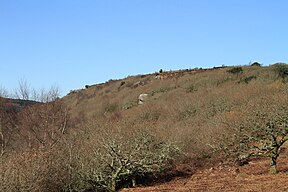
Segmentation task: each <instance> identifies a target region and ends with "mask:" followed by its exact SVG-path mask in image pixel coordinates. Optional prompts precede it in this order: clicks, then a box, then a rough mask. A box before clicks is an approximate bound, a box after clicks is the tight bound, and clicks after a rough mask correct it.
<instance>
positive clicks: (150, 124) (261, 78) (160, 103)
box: [0, 66, 288, 191]
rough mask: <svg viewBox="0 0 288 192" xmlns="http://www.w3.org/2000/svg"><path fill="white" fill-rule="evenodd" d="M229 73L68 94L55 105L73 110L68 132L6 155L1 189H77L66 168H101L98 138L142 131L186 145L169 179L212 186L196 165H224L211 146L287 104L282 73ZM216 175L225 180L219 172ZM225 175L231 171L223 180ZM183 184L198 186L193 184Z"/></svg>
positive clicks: (141, 80) (186, 73) (131, 80)
mask: <svg viewBox="0 0 288 192" xmlns="http://www.w3.org/2000/svg"><path fill="white" fill-rule="evenodd" d="M230 68H232V67H227V68H220V69H209V70H200V69H199V70H181V71H171V72H164V73H162V74H160V76H162V77H163V78H160V79H156V78H155V76H156V74H148V75H139V76H132V77H127V78H125V79H121V80H112V81H109V82H106V83H104V84H99V85H92V86H89V87H87V88H85V89H81V90H76V91H73V92H71V93H70V94H68V95H67V96H65V97H64V98H63V99H61V100H58V101H57V102H64V103H66V104H67V105H68V107H69V112H70V114H71V120H70V121H69V122H68V125H67V130H69V134H66V133H65V134H60V135H59V136H60V138H61V139H60V140H59V142H58V143H57V144H56V145H55V147H52V148H43V149H39V150H37V149H35V150H34V149H31V150H30V151H29V150H28V151H27V153H26V151H25V152H23V154H22V153H15V154H13V153H12V154H11V155H10V156H9V157H7V160H5V161H6V163H4V164H3V165H2V168H3V170H6V171H5V173H4V171H3V173H4V174H3V177H2V179H4V180H5V182H6V183H5V182H4V180H3V183H4V184H5V185H3V186H2V189H8V188H9V187H10V188H11V187H12V188H11V191H13V190H14V188H13V186H17V187H22V188H23V189H27V186H30V189H31V191H37V190H38V191H45V189H46V190H47V191H51V190H52V189H53V190H56V191H57V190H58V191H59V190H60V189H63V187H64V186H65V187H69V186H73V185H74V184H75V183H76V182H78V179H77V178H74V177H73V175H72V176H71V175H69V174H70V170H69V169H68V171H67V165H69V166H70V165H71V166H72V167H74V168H75V169H79V170H81V167H82V165H85V163H86V164H87V167H88V168H90V165H93V166H96V167H97V164H96V165H95V164H93V161H94V160H95V159H93V158H94V156H95V154H94V156H93V153H94V152H95V151H93V150H95V149H97V148H98V147H99V146H101V142H99V141H101V140H103V136H107V134H108V135H109V134H112V135H113V134H114V133H116V135H117V133H120V134H119V135H121V136H123V138H125V140H130V139H133V135H135V133H137V132H140V131H143V130H145V131H148V132H149V133H151V134H153V135H154V136H156V137H157V138H159V139H162V140H166V141H167V140H168V141H172V142H174V143H176V144H177V145H179V146H181V147H182V149H183V151H184V152H185V154H186V156H185V157H184V158H183V159H181V161H179V163H178V165H177V166H176V168H175V172H174V173H171V175H173V174H174V175H181V174H185V173H188V174H191V173H195V172H196V174H195V175H196V176H197V174H198V176H199V177H203V178H204V177H207V183H209V182H210V183H211V182H213V178H214V177H209V174H210V173H209V174H208V175H207V174H206V175H205V174H202V173H201V172H199V167H200V166H202V168H204V170H205V168H208V169H209V168H210V167H211V166H213V165H215V163H219V161H220V162H221V161H222V160H223V159H222V157H221V156H219V157H215V156H213V153H211V152H212V151H213V146H217V145H218V144H219V142H220V140H219V138H222V135H223V134H224V135H226V136H228V137H229V136H230V135H229V134H230V133H231V132H232V131H233V128H234V127H237V126H238V125H239V123H240V122H245V121H246V119H247V118H248V117H249V118H251V114H252V115H253V113H254V112H255V111H262V112H265V111H268V110H269V108H270V106H271V105H274V104H275V105H276V104H277V105H286V104H287V91H288V86H287V83H286V84H285V83H283V82H282V80H281V79H280V78H279V77H278V76H277V74H276V73H275V71H274V69H273V66H270V67H257V66H255V67H251V66H246V67H243V70H244V71H243V73H240V74H232V73H229V72H227V70H229V69H230ZM249 80H250V81H249ZM142 93H147V94H149V99H148V101H147V102H146V103H145V104H143V105H138V104H137V99H138V96H139V95H140V94H142ZM35 112H36V113H37V110H35ZM39 113H41V111H39ZM41 122H42V121H41ZM44 123H45V121H44ZM56 128H57V127H56ZM45 131H47V130H45ZM48 131H49V130H48ZM51 131H52V132H53V130H51ZM54 131H55V130H54ZM55 132H56V133H57V130H56V131H55ZM37 133H38V132H37ZM37 133H36V134H37ZM25 154H26V155H25ZM14 156H15V157H14ZM68 157H69V158H68ZM211 157H212V158H211ZM96 158H97V155H96ZM201 160H205V161H201ZM282 161H283V162H285V161H286V160H282ZM203 162H205V163H206V164H204V167H203ZM256 169H257V168H256ZM285 169H286V168H285ZM216 170H217V169H216ZM16 171H18V175H17V174H15V173H16ZM206 171H208V170H206ZM204 173H205V171H204ZM244 173H245V172H244ZM19 174H20V176H19ZM201 174H202V175H201ZM213 174H214V175H217V174H219V175H220V176H221V174H222V173H221V171H220V172H217V171H215V172H213ZM11 175H12V176H13V175H15V176H13V177H12V176H11ZM171 175H169V173H167V175H166V176H167V177H170V176H171ZM195 175H194V176H195ZM225 175H226V176H227V174H226V172H225V173H224V175H222V176H223V177H225ZM16 176H17V177H16ZM166 176H165V175H163V177H166ZM236 176H237V175H236ZM18 177H19V178H22V180H21V179H20V180H21V182H22V183H21V182H20V180H19V178H18ZM192 177H193V176H192ZM229 177H232V176H231V175H229V174H228V176H227V179H228V178H229ZM10 178H12V179H10ZM164 179H165V178H164ZM214 179H215V178H214ZM196 180H197V179H196ZM185 182H189V183H191V186H193V185H194V184H195V183H193V182H194V181H190V180H186V181H185ZM225 182H226V181H225V180H224V183H225ZM172 183H173V182H172ZM207 183H202V184H203V186H206V185H208V184H207ZM6 184H7V187H6ZM220 184H221V185H222V183H220ZM50 185H51V186H50ZM75 185H77V184H75ZM55 186H56V187H55ZM176 186H177V187H179V186H178V185H176ZM0 187H1V185H0ZM3 187H4V188H3ZM5 187H6V188H5ZM57 187H58V188H57ZM168 187H169V186H168ZM22 188H20V189H22ZM174 189H175V188H174ZM174 189H171V190H170V191H173V190H174ZM217 189H218V188H217ZM234 189H235V188H234ZM141 190H142V189H141ZM145 190H146V189H144V191H145ZM149 190H150V189H149V188H148V189H147V190H146V191H149ZM153 190H154V189H153ZM155 190H157V188H156V189H155ZM159 190H161V189H159ZM163 190H166V189H165V185H164V188H163ZM199 190H200V189H199ZM201 190H202V189H201ZM201 190H200V191H201ZM203 190H204V189H203ZM219 190H220V188H219ZM8 191H9V190H8ZM20 191H21V190H20ZM151 191H152V189H151ZM228 191H229V190H228ZM232 191H233V190H232Z"/></svg>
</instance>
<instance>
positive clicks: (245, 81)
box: [238, 75, 257, 84]
mask: <svg viewBox="0 0 288 192" xmlns="http://www.w3.org/2000/svg"><path fill="white" fill-rule="evenodd" d="M256 78H257V77H256V76H255V75H251V76H248V77H244V78H241V79H240V81H239V82H238V83H242V82H243V83H246V84H248V83H249V82H250V81H252V80H253V79H256Z"/></svg>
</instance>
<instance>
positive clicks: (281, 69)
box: [274, 63, 288, 80]
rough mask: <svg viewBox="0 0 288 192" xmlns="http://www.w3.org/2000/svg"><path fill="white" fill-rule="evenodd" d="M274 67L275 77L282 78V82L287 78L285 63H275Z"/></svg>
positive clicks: (287, 69)
mask: <svg viewBox="0 0 288 192" xmlns="http://www.w3.org/2000/svg"><path fill="white" fill-rule="evenodd" d="M274 66H275V69H274V70H275V72H276V73H277V75H278V76H279V77H280V78H282V79H283V80H285V79H286V77H288V65H287V64H285V63H277V64H275V65H274Z"/></svg>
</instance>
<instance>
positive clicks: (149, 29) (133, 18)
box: [0, 0, 288, 95]
mask: <svg viewBox="0 0 288 192" xmlns="http://www.w3.org/2000/svg"><path fill="white" fill-rule="evenodd" d="M287 8H288V1H287V0H101V1H100V0H46V1H44V0H41V1H40V0H25V1H24V0H1V1H0V86H3V87H6V88H7V89H8V90H14V89H15V88H16V87H17V86H18V81H19V80H20V79H23V78H24V79H26V80H27V82H29V83H30V84H31V86H32V87H35V88H41V87H46V88H47V87H49V86H50V85H55V84H56V85H58V86H59V87H60V89H61V90H62V95H65V94H66V93H68V92H69V90H72V89H78V88H82V87H84V85H85V84H95V83H100V82H105V81H107V80H109V79H118V78H122V77H126V76H128V75H136V74H144V73H151V72H155V71H158V70H159V69H161V68H162V69H164V70H170V69H184V68H194V67H213V66H220V65H222V64H225V65H241V64H247V63H249V62H250V61H258V62H260V63H264V64H265V65H269V64H273V63H275V62H287V61H288V49H287V48H288V11H287Z"/></svg>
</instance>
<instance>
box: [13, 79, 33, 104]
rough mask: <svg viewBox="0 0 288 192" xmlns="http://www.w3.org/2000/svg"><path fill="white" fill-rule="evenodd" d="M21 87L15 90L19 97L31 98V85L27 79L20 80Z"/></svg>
mask: <svg viewBox="0 0 288 192" xmlns="http://www.w3.org/2000/svg"><path fill="white" fill-rule="evenodd" d="M18 83H19V87H18V88H17V89H16V90H15V97H16V98H17V99H23V100H29V99H30V97H31V94H32V92H31V87H30V85H29V84H28V83H27V81H26V80H25V79H21V80H19V82H18Z"/></svg>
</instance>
